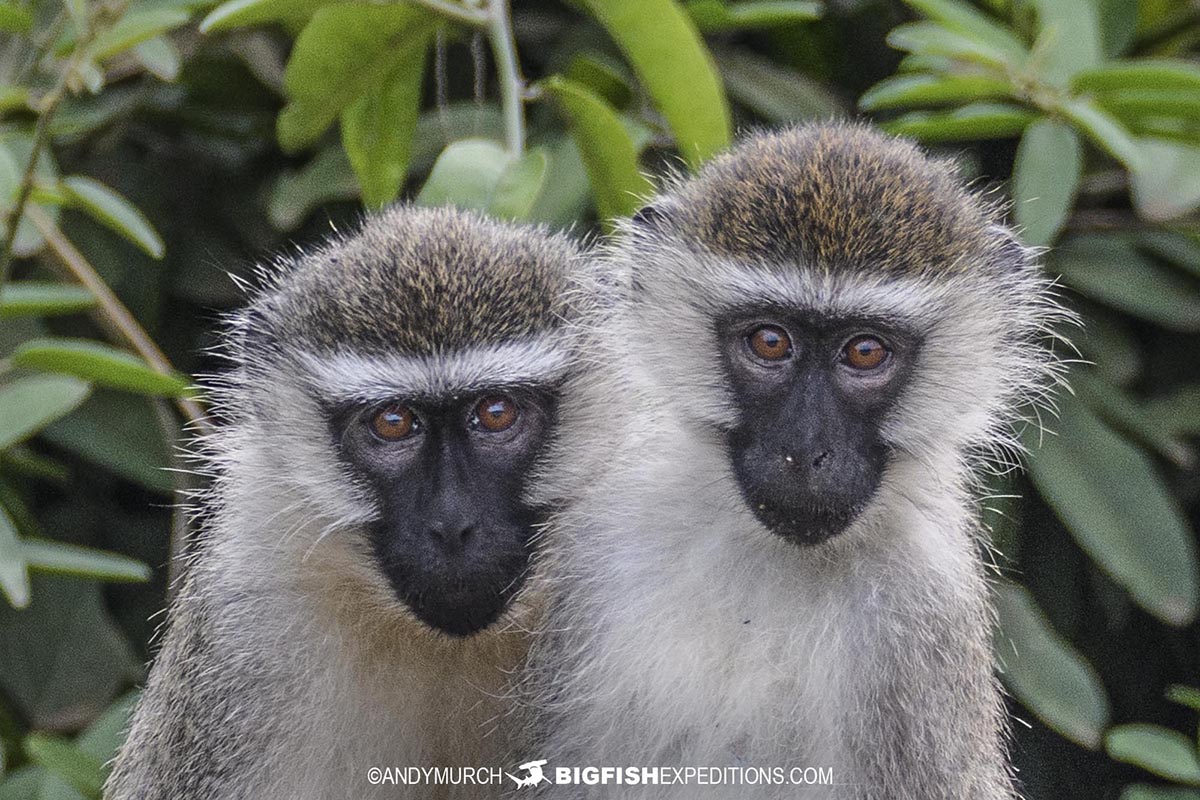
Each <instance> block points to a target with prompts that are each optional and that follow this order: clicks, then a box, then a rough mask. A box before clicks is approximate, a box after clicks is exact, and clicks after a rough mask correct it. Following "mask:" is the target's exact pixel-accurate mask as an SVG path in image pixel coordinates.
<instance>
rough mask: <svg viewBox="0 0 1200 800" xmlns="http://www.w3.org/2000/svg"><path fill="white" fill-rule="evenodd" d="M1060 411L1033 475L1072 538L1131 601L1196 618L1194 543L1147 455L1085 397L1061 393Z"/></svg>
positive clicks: (1180, 621) (1199, 581)
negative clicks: (1087, 403) (1098, 414)
mask: <svg viewBox="0 0 1200 800" xmlns="http://www.w3.org/2000/svg"><path fill="white" fill-rule="evenodd" d="M1058 403H1059V409H1060V415H1059V418H1058V420H1057V422H1055V423H1054V425H1053V427H1054V429H1055V430H1056V431H1057V435H1056V436H1046V437H1044V440H1043V441H1042V444H1041V447H1040V448H1039V447H1038V446H1037V443H1036V442H1029V443H1028V444H1029V445H1030V450H1031V451H1032V454H1031V458H1030V460H1029V474H1030V476H1031V477H1032V478H1033V483H1034V485H1035V486H1037V488H1038V491H1039V492H1041V494H1042V496H1043V497H1045V498H1046V500H1047V502H1049V504H1050V506H1051V507H1052V508H1053V509H1054V510H1055V512H1056V513H1057V514H1058V516H1059V518H1060V519H1062V521H1063V523H1065V525H1066V526H1067V530H1069V531H1070V532H1071V535H1072V536H1074V538H1075V541H1076V542H1078V543H1079V546H1080V547H1082V548H1083V550H1084V552H1086V553H1087V554H1088V555H1089V556H1091V558H1092V560H1094V561H1095V562H1096V563H1097V564H1098V565H1099V566H1100V567H1101V569H1103V570H1104V571H1105V572H1107V573H1108V574H1109V575H1110V576H1111V577H1112V578H1113V580H1115V581H1116V582H1117V583H1118V584H1120V585H1121V586H1123V587H1124V588H1125V589H1126V591H1128V592H1129V594H1130V595H1131V596H1132V597H1133V600H1134V602H1136V603H1137V604H1138V605H1140V606H1141V607H1142V608H1144V609H1146V610H1147V611H1149V612H1150V613H1151V614H1153V615H1154V616H1155V617H1157V618H1158V619H1160V620H1162V621H1163V622H1166V623H1167V624H1169V625H1186V624H1188V623H1189V622H1191V620H1192V619H1194V618H1195V616H1196V606H1197V602H1198V595H1200V571H1198V568H1197V553H1196V542H1195V540H1194V538H1193V536H1192V532H1191V529H1190V527H1189V526H1188V524H1187V521H1186V520H1185V519H1184V517H1183V514H1182V512H1181V511H1180V509H1179V506H1178V505H1177V503H1176V501H1175V499H1174V498H1173V497H1172V496H1171V493H1170V492H1169V491H1168V490H1167V487H1166V486H1165V485H1164V484H1163V482H1162V479H1161V478H1160V477H1159V475H1158V472H1157V470H1156V469H1155V466H1154V464H1153V463H1151V461H1150V459H1148V458H1147V457H1146V455H1145V454H1144V453H1143V452H1142V451H1141V450H1140V449H1138V448H1137V447H1135V446H1134V445H1132V444H1130V443H1129V442H1128V441H1127V440H1126V439H1124V438H1123V437H1121V436H1120V435H1118V434H1117V433H1115V432H1113V430H1112V429H1111V428H1109V427H1108V426H1106V425H1105V424H1104V423H1102V422H1101V421H1100V420H1099V419H1097V418H1096V416H1095V415H1094V414H1093V413H1092V412H1091V411H1089V410H1088V409H1087V407H1086V406H1084V405H1083V404H1082V403H1081V402H1079V401H1078V400H1076V399H1075V398H1073V397H1071V396H1070V395H1067V394H1063V395H1061V396H1060V397H1059V398H1058Z"/></svg>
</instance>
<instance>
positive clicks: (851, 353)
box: [842, 336, 889, 370]
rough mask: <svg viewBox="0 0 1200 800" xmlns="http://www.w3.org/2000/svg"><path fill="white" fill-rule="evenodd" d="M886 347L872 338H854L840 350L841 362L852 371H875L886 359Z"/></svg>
mask: <svg viewBox="0 0 1200 800" xmlns="http://www.w3.org/2000/svg"><path fill="white" fill-rule="evenodd" d="M888 352H889V351H888V349H887V345H885V344H884V343H883V342H881V341H879V340H878V339H876V338H875V337H874V336H855V337H854V338H853V339H851V340H850V341H848V342H846V346H845V347H844V348H842V360H843V361H844V362H846V363H847V364H849V365H850V366H851V367H854V369H860V370H868V369H875V368H876V367H878V366H879V365H880V364H882V363H883V362H884V361H887V357H888Z"/></svg>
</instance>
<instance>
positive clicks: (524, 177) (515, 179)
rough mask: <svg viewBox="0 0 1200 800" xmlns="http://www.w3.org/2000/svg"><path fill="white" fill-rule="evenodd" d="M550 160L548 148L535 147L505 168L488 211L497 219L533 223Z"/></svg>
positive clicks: (497, 182)
mask: <svg viewBox="0 0 1200 800" xmlns="http://www.w3.org/2000/svg"><path fill="white" fill-rule="evenodd" d="M548 164H549V157H548V155H547V153H546V150H545V148H541V147H535V148H533V149H531V150H529V151H527V152H526V153H525V155H523V156H521V157H520V158H518V159H516V160H514V161H510V162H509V164H508V166H507V167H505V168H504V172H503V173H501V175H500V179H499V180H498V181H496V188H495V189H493V190H492V197H491V199H490V200H489V202H488V205H487V211H488V213H489V214H491V215H492V216H494V217H498V218H499V219H509V220H526V219H529V215H530V213H531V212H532V211H533V207H534V205H536V204H537V200H538V197H539V195H541V193H542V186H543V185H544V184H545V181H546V167H547V166H548Z"/></svg>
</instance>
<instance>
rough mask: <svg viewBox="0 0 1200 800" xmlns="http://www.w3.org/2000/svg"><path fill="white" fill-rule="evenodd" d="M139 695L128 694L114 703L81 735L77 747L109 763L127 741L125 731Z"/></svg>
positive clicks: (134, 693) (76, 743) (77, 740)
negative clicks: (122, 743)
mask: <svg viewBox="0 0 1200 800" xmlns="http://www.w3.org/2000/svg"><path fill="white" fill-rule="evenodd" d="M137 699H138V693H137V692H136V691H134V692H127V693H126V694H124V695H122V696H121V697H118V698H117V699H116V700H114V701H113V702H112V705H110V706H109V707H108V708H107V709H106V710H105V712H104V713H103V714H101V715H100V718H99V719H97V720H96V721H95V722H93V723H92V724H91V725H88V727H87V730H85V731H84V732H83V733H81V734H79V738H77V739H76V740H75V746H76V747H78V748H79V749H80V750H82V751H83V752H85V753H87V754H88V755H91V756H94V757H96V758H98V759H100V761H101V763H107V762H108V761H109V760H110V759H111V758H112V757H113V756H115V755H116V754H117V750H118V748H120V746H121V742H123V741H124V740H125V731H126V729H127V728H128V726H129V718H130V717H131V716H132V715H133V709H134V706H135V705H136V703H137Z"/></svg>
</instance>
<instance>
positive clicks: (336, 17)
mask: <svg viewBox="0 0 1200 800" xmlns="http://www.w3.org/2000/svg"><path fill="white" fill-rule="evenodd" d="M436 26H437V19H436V18H434V17H432V16H431V15H430V14H429V13H427V12H426V11H424V10H423V9H421V8H418V7H416V6H413V5H409V4H402V5H399V4H392V5H334V6H328V7H325V8H321V9H318V11H317V12H316V13H315V14H313V17H312V20H311V21H310V22H309V23H308V25H306V26H305V28H304V30H303V31H302V32H301V33H300V36H299V37H297V39H296V44H295V46H294V47H293V48H292V55H291V58H290V59H289V60H288V64H287V68H286V69H285V70H284V78H283V87H284V93H285V94H286V95H287V98H288V104H287V106H286V107H285V108H284V109H283V111H281V112H280V114H279V121H278V135H279V144H280V146H282V147H283V149H284V150H287V151H288V152H296V151H298V150H300V149H302V148H304V147H306V146H307V145H310V144H312V143H313V142H315V141H316V140H317V139H318V138H319V137H320V136H321V134H322V133H324V132H325V130H326V129H327V128H328V127H329V126H330V125H331V124H332V123H333V121H334V120H335V119H337V117H338V115H339V114H341V113H342V111H343V110H344V109H345V108H346V107H347V106H349V105H350V104H351V103H353V102H354V101H355V100H356V99H357V98H358V97H360V96H361V95H362V94H363V92H365V91H367V89H368V88H369V87H371V86H374V85H377V84H378V83H379V82H380V81H381V80H382V79H383V76H384V75H385V74H386V73H388V72H389V71H390V70H391V69H392V68H393V66H394V65H395V64H396V62H398V61H402V60H404V59H405V58H407V57H408V56H409V54H410V53H412V52H414V48H421V49H422V50H423V49H424V46H425V42H426V40H427V38H428V37H429V35H430V34H431V33H432V32H433V30H434V28H435V27H436Z"/></svg>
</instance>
